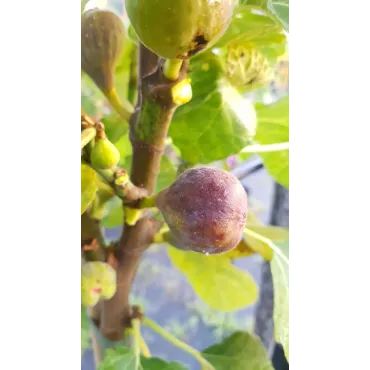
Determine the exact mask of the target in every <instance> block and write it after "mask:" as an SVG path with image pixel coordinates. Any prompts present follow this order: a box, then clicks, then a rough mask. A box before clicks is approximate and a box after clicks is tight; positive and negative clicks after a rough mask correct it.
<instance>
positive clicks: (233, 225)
mask: <svg viewBox="0 0 370 370" xmlns="http://www.w3.org/2000/svg"><path fill="white" fill-rule="evenodd" d="M247 203H248V201H247V194H246V192H245V190H244V188H243V186H242V184H241V183H240V182H239V180H238V179H237V178H236V177H235V176H234V175H232V174H231V173H229V172H226V171H224V170H222V169H217V168H210V167H198V168H193V169H190V170H187V171H185V172H184V173H183V174H182V175H181V176H180V177H179V178H178V179H177V180H176V181H175V182H174V183H173V184H172V185H170V186H169V187H168V188H167V189H164V190H162V191H161V192H160V193H159V194H158V195H157V198H156V204H157V207H158V208H159V209H160V210H161V212H162V214H163V217H164V218H165V220H166V222H167V224H168V227H169V228H170V230H171V233H172V236H173V238H174V239H175V241H176V243H174V244H175V246H176V247H177V248H179V249H183V250H191V251H194V252H200V253H205V254H219V253H224V252H227V251H229V250H231V249H233V248H235V247H236V246H237V245H238V243H239V242H240V240H241V238H242V232H243V229H244V226H245V223H246V218H247V206H248V204H247Z"/></svg>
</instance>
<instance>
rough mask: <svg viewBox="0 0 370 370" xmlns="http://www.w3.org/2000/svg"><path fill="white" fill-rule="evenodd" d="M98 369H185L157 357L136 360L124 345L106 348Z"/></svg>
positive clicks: (133, 354)
mask: <svg viewBox="0 0 370 370" xmlns="http://www.w3.org/2000/svg"><path fill="white" fill-rule="evenodd" d="M98 370H186V368H185V367H184V366H182V365H180V364H178V363H176V362H165V361H163V360H161V359H159V358H145V357H141V358H140V363H138V362H137V361H136V356H135V353H134V352H133V351H132V350H130V349H128V348H126V347H117V348H115V349H107V350H106V351H105V354H104V360H103V362H101V363H100V365H99V368H98Z"/></svg>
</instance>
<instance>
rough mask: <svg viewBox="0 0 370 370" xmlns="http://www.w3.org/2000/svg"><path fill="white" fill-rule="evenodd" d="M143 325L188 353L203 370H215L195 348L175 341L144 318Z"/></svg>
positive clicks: (170, 335) (154, 323) (151, 321)
mask: <svg viewBox="0 0 370 370" xmlns="http://www.w3.org/2000/svg"><path fill="white" fill-rule="evenodd" d="M143 324H144V325H146V326H148V327H149V328H151V329H152V330H154V331H155V332H157V333H158V334H159V335H160V336H161V337H163V338H164V339H166V340H168V341H169V342H170V343H172V344H173V345H174V346H176V347H178V348H180V349H182V350H183V351H184V352H187V353H189V354H190V355H192V356H193V357H194V358H196V359H197V360H198V361H199V362H200V364H201V366H202V369H204V370H216V369H215V368H214V367H213V366H212V365H211V364H210V363H209V362H208V361H207V360H206V359H205V358H204V357H203V356H202V355H201V354H200V352H199V351H197V350H196V349H195V348H193V347H191V346H189V345H188V344H186V343H184V342H183V341H181V340H180V339H177V338H176V337H174V336H173V335H172V334H170V333H169V332H167V331H166V330H164V329H163V328H162V327H161V326H160V325H158V324H157V323H156V322H155V321H153V320H151V319H149V318H147V317H144V319H143Z"/></svg>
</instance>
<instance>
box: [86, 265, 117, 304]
mask: <svg viewBox="0 0 370 370" xmlns="http://www.w3.org/2000/svg"><path fill="white" fill-rule="evenodd" d="M116 280H117V278H116V271H115V270H114V269H113V268H112V267H111V266H110V265H108V264H107V263H104V262H87V263H85V264H83V265H82V270H81V302H82V304H83V305H84V306H85V307H93V306H95V305H96V304H97V303H98V302H99V301H100V300H101V299H111V298H112V297H113V295H114V294H115V292H116V288H117V281H116Z"/></svg>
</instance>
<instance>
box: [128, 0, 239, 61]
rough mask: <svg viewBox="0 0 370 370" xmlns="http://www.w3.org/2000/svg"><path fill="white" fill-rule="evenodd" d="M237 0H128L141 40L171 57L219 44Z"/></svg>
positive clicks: (131, 16) (189, 54)
mask: <svg viewBox="0 0 370 370" xmlns="http://www.w3.org/2000/svg"><path fill="white" fill-rule="evenodd" d="M236 3H237V0H176V1H174V0H161V1H158V0H126V1H125V4H126V11H127V15H128V17H129V19H130V22H131V24H132V26H133V28H134V29H135V31H136V33H137V35H138V37H139V38H140V40H141V42H142V43H143V44H144V45H145V46H146V47H147V48H148V49H150V50H152V51H153V52H154V53H156V54H158V55H159V56H161V57H162V58H167V59H176V58H177V59H187V58H190V57H191V56H192V55H194V54H196V53H198V52H200V51H201V50H204V49H206V48H207V47H210V46H212V45H213V44H215V43H216V42H217V41H218V40H219V38H220V37H221V36H222V35H223V34H224V32H225V31H226V29H227V27H228V26H229V23H230V20H231V17H232V14H233V11H234V8H235V5H236Z"/></svg>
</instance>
